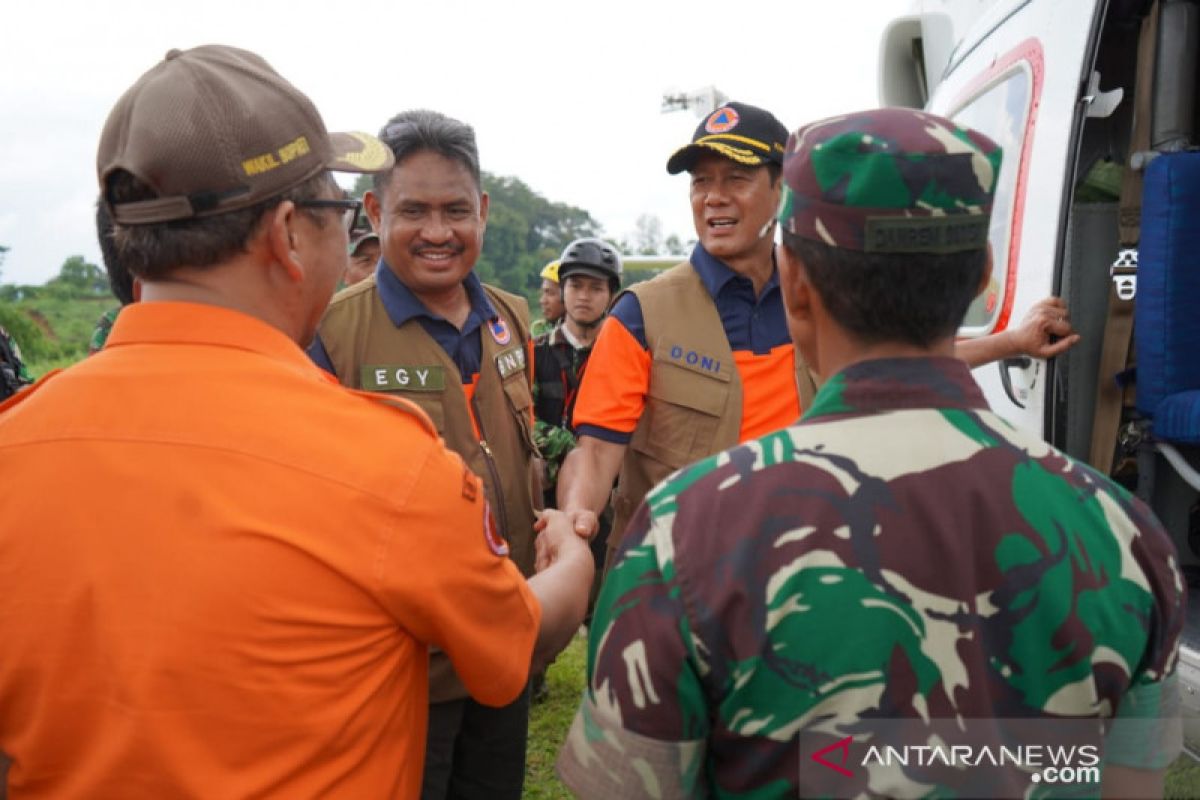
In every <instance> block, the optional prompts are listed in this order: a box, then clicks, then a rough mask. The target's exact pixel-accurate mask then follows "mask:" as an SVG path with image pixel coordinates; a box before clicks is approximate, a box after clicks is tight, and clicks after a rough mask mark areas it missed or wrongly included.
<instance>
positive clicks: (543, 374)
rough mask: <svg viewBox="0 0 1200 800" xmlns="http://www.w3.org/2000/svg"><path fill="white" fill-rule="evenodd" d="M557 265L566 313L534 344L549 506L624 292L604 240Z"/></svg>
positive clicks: (603, 539)
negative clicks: (595, 357)
mask: <svg viewBox="0 0 1200 800" xmlns="http://www.w3.org/2000/svg"><path fill="white" fill-rule="evenodd" d="M554 263H555V265H556V268H557V278H558V283H557V286H558V287H559V294H560V303H561V304H562V306H563V307H564V308H565V314H564V316H563V318H562V319H561V320H560V321H559V323H558V324H557V325H556V326H554V328H553V330H551V331H550V332H549V333H547V334H545V335H543V336H540V337H538V338H537V339H535V340H534V358H533V364H534V386H533V396H534V405H533V407H534V412H535V414H536V416H537V422H536V425H535V428H534V438H535V440H536V441H537V445H538V450H539V451H541V454H542V458H543V459H544V460H545V464H546V474H545V480H544V482H543V486H544V488H545V495H546V497H545V500H546V505H547V506H553V505H554V504H555V500H554V490H555V484H556V482H557V480H558V470H559V467H561V466H562V462H563V459H564V458H566V456H567V453H569V452H570V451H571V449H572V448H573V447H575V436H574V434H573V433H572V432H571V431H572V427H573V423H572V416H573V413H574V410H575V398H576V397H577V396H578V393H579V384H580V381H581V380H582V378H583V372H584V367H585V366H586V364H587V360H588V356H590V355H591V352H592V345H593V344H595V341H596V335H597V334H598V333H599V332H600V324H601V323H602V322H603V321H604V318H605V316H606V315H607V314H608V307H609V305H610V304H611V303H612V300H613V298H614V297H616V295H617V292H619V291H620V290H621V255H620V253H618V252H617V250H616V248H615V247H613V246H612V245H611V244H609V243H608V242H606V241H604V240H602V239H594V238H584V239H576V240H575V241H573V242H571V243H570V244H569V245H567V247H566V248H565V249H564V250H563V253H562V258H561V259H559V260H558V261H557V262H554ZM608 516H609V515H607V514H606V515H604V516H603V518H602V519H601V525H600V532H599V533H598V535H597V536H596V537H595V538H594V539H593V540H592V554H593V556H594V557H595V559H596V568H597V570H599V569H601V568H602V567H603V565H604V551H605V545H606V543H607V539H608V529H607V525H606V523H607V522H610V521H611V520H610V519H609V518H608Z"/></svg>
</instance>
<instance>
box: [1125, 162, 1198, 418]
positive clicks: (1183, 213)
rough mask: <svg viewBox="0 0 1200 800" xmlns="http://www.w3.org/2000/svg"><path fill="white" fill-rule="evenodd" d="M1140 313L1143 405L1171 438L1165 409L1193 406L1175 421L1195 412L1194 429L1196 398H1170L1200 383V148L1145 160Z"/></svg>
mask: <svg viewBox="0 0 1200 800" xmlns="http://www.w3.org/2000/svg"><path fill="white" fill-rule="evenodd" d="M1134 314H1135V317H1134V320H1135V324H1134V335H1135V342H1136V347H1137V406H1138V409H1139V410H1140V411H1142V413H1144V414H1148V415H1150V416H1153V417H1155V426H1154V427H1155V432H1156V434H1157V435H1159V436H1161V437H1163V438H1169V437H1166V436H1164V434H1163V429H1162V426H1161V424H1160V421H1159V420H1158V415H1159V414H1160V413H1161V411H1160V409H1161V408H1162V407H1163V406H1167V408H1168V409H1170V410H1171V413H1172V414H1173V415H1178V414H1181V413H1182V411H1181V409H1182V408H1191V409H1192V412H1190V413H1191V416H1190V417H1188V416H1187V414H1183V416H1182V417H1179V418H1177V419H1176V421H1175V422H1173V423H1171V425H1170V427H1171V428H1172V429H1173V430H1177V429H1176V428H1175V425H1176V423H1178V424H1185V423H1186V422H1187V420H1188V419H1190V420H1191V426H1190V430H1191V432H1192V435H1195V431H1196V425H1195V419H1196V417H1195V410H1194V409H1195V405H1194V400H1190V401H1189V400H1181V401H1175V400H1172V402H1171V404H1169V405H1167V404H1166V403H1165V402H1164V401H1165V400H1167V399H1168V398H1170V397H1171V396H1172V395H1176V394H1180V393H1183V392H1192V391H1193V390H1198V389H1200V153H1168V154H1164V155H1160V156H1158V157H1157V158H1155V159H1154V160H1153V161H1151V162H1150V165H1149V166H1148V167H1147V168H1146V174H1145V179H1144V181H1143V185H1142V229H1141V241H1140V243H1139V245H1138V286H1137V298H1136V300H1135V306H1134Z"/></svg>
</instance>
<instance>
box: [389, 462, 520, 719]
mask: <svg viewBox="0 0 1200 800" xmlns="http://www.w3.org/2000/svg"><path fill="white" fill-rule="evenodd" d="M486 508H487V506H486V503H485V501H484V493H483V485H482V483H481V482H480V480H479V478H477V477H476V476H475V475H474V474H473V473H472V472H471V471H470V470H469V469H467V466H466V464H464V463H463V461H462V459H460V458H459V457H458V456H457V455H455V454H454V453H451V452H450V451H448V450H446V449H445V448H444V447H443V446H442V445H441V444H440V442H439V443H436V444H432V446H431V448H430V451H429V456H428V458H427V459H426V463H425V464H424V465H423V467H422V468H421V470H420V477H419V478H418V479H417V480H416V481H415V482H414V484H413V487H412V491H411V493H410V495H409V496H408V498H407V501H406V504H405V506H404V507H403V508H402V509H401V511H400V515H399V517H398V519H397V520H396V528H395V530H393V531H391V533H390V536H389V537H388V539H387V540H386V544H385V546H384V547H383V548H382V549H383V550H384V552H382V553H381V572H382V575H383V581H384V586H383V593H384V597H385V602H387V603H388V606H389V608H390V609H391V610H392V611H393V613H394V614H395V615H396V617H397V619H398V620H399V622H400V624H401V625H403V626H404V627H405V628H407V629H408V630H409V631H410V632H411V633H412V634H413V635H414V636H415V637H416V638H417V639H419V640H421V641H424V642H427V643H430V644H435V645H437V646H438V647H440V648H441V649H442V650H444V651H445V652H446V654H447V655H449V657H450V661H451V662H452V663H453V664H454V670H455V672H457V673H458V676H459V678H461V679H462V682H463V683H464V684H465V685H466V687H467V690H468V691H469V692H470V693H471V696H472V697H474V698H475V699H476V700H478V701H479V702H481V703H484V704H488V705H503V704H505V703H509V702H512V701H513V700H514V699H515V698H516V697H517V696H518V695H519V694H520V693H521V691H522V689H523V688H524V686H525V682H526V680H527V679H528V672H529V661H530V657H531V656H532V654H533V647H534V644H535V642H536V640H537V633H538V628H539V626H540V624H541V616H542V613H541V606H540V605H538V602H537V599H536V598H535V597H534V595H533V593H532V592H531V591H530V589H529V587H528V585H527V584H526V583H525V579H524V578H522V577H521V574H520V572H518V571H517V568H516V566H514V565H513V563H512V561H511V560H510V559H509V558H508V557H507V556H506V555H505V552H506V551H505V550H504V549H503V548H504V542H503V539H501V538H500V537H499V535H498V534H496V533H495V532H494V529H492V532H491V535H490V536H489V530H487V529H485V521H484V520H485V516H484V515H485V513H488V512H487V511H486Z"/></svg>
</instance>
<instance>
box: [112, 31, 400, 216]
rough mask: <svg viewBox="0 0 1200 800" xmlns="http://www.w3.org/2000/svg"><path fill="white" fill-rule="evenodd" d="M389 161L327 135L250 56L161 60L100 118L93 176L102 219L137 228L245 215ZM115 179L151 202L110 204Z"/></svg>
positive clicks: (218, 50) (352, 140) (178, 54)
mask: <svg viewBox="0 0 1200 800" xmlns="http://www.w3.org/2000/svg"><path fill="white" fill-rule="evenodd" d="M392 163H393V157H392V151H391V149H390V148H388V147H387V146H385V145H384V144H383V142H381V141H379V140H378V139H376V138H375V137H374V136H371V135H369V134H366V133H332V134H331V133H329V132H328V131H327V130H326V129H325V123H324V122H323V121H322V119H321V115H320V114H319V113H318V112H317V109H316V107H315V106H314V105H313V104H312V101H310V100H309V99H308V98H307V97H306V96H305V95H304V94H303V93H301V92H300V90H299V89H297V88H296V87H295V86H293V85H292V84H290V83H288V81H286V80H285V79H284V78H283V77H282V76H280V75H279V73H277V72H276V71H275V70H274V69H272V68H271V66H270V65H269V64H267V62H266V61H264V60H263V59H262V58H261V57H259V56H257V55H255V54H254V53H251V52H248V51H246V50H239V49H237V48H234V47H226V46H223V45H205V46H203V47H196V48H193V49H191V50H183V51H181V50H171V51H170V52H168V53H167V55H166V57H165V58H164V59H163V60H162V61H160V62H159V63H158V64H156V65H155V66H154V67H153V68H151V69H150V70H149V71H148V72H147V73H146V74H144V75H142V77H141V78H139V79H138V81H137V82H136V83H135V84H134V85H133V86H131V87H130V88H129V89H128V90H127V91H126V92H125V94H123V95H122V96H121V99H119V100H118V101H117V104H116V105H115V106H114V107H113V109H112V111H111V112H110V113H109V116H108V120H107V121H106V122H105V124H104V131H103V132H102V133H101V135H100V147H99V150H98V152H97V154H96V171H97V174H98V177H99V179H100V189H101V194H102V196H103V197H104V201H105V203H106V204H107V206H108V208H109V212H110V214H111V216H112V219H113V220H114V221H116V222H117V223H120V224H122V225H145V224H153V223H159V222H172V221H175V220H183V219H192V218H195V217H205V216H211V215H214V214H221V213H224V212H226V211H234V210H237V209H239V208H246V207H248V206H252V205H254V204H255V203H259V202H261V201H263V200H267V199H269V198H272V197H275V196H277V195H279V194H282V193H283V192H285V191H287V190H288V189H291V188H292V187H294V186H298V185H299V184H301V183H303V182H304V181H306V180H308V179H309V178H311V177H313V176H315V175H317V174H318V173H319V172H320V171H321V170H332V171H335V172H381V171H383V170H385V169H388V168H390V167H391V165H392ZM118 170H124V171H126V172H128V173H130V174H131V175H133V177H134V178H136V179H137V180H138V181H140V182H141V183H142V184H145V185H146V186H147V187H148V188H149V189H150V190H151V191H152V192H153V194H154V197H152V198H149V199H139V200H132V201H128V202H117V203H114V202H112V198H110V197H109V196H108V187H109V178H110V177H111V176H112V175H113V173H115V172H117V171H118Z"/></svg>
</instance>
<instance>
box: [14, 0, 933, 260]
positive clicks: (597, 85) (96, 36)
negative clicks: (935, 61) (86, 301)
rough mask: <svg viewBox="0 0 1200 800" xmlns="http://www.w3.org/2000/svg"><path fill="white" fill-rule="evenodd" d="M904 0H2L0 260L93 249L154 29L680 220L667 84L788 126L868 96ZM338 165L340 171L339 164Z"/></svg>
mask: <svg viewBox="0 0 1200 800" xmlns="http://www.w3.org/2000/svg"><path fill="white" fill-rule="evenodd" d="M909 5H910V4H909V2H908V0H835V2H817V0H790V2H774V0H769V1H768V2H760V3H757V4H750V3H738V2H730V0H725V2H709V1H708V0H639V1H638V2H630V1H628V0H601V1H600V2H586V3H585V2H578V1H577V0H557V2H542V1H541V0H509V1H508V2H496V0H491V1H490V2H476V0H425V2H420V3H417V2H412V1H411V0H391V1H390V2H376V1H375V0H365V1H364V2H357V3H355V2H350V1H349V0H340V2H332V1H331V0H326V2H309V0H291V2H282V1H281V0H233V1H231V0H203V2H192V3H183V2H176V1H175V0H156V2H141V1H140V0H129V1H128V2H127V1H126V0H104V1H103V2H97V1H96V0H87V1H85V0H63V1H62V2H57V3H17V2H14V1H13V0H8V1H7V2H3V3H0V245H4V246H7V247H9V248H10V249H9V252H8V253H7V254H6V256H5V260H4V262H3V264H2V265H0V281H3V282H5V283H32V284H36V283H42V282H44V281H46V280H48V279H49V278H52V277H54V275H56V274H57V273H58V270H59V268H60V267H61V266H62V263H63V261H64V260H65V259H66V258H67V257H68V256H71V255H82V256H84V257H85V258H87V259H88V260H89V261H92V262H94V263H97V264H99V263H100V252H99V248H98V247H97V245H96V241H95V227H94V224H95V218H94V203H95V198H96V195H97V192H98V188H97V183H96V171H95V170H96V167H95V158H96V145H97V143H98V141H99V137H100V131H101V129H102V128H103V126H104V120H105V118H106V117H107V115H108V111H109V109H110V108H111V107H112V105H113V103H114V102H116V100H117V98H118V97H120V95H121V94H122V93H123V92H124V91H125V89H127V88H128V87H129V86H130V85H131V84H132V83H133V82H134V81H136V80H137V78H138V77H139V76H140V75H141V74H142V73H143V72H145V71H146V70H148V69H150V68H151V67H152V66H154V64H156V63H157V62H158V61H160V60H161V59H162V57H163V55H164V54H165V53H166V52H167V50H169V49H171V48H175V47H178V48H180V49H186V48H188V47H193V46H196V45H201V44H229V45H235V46H238V47H243V48H246V49H249V50H253V51H255V52H257V53H258V54H259V55H261V56H263V57H264V58H265V59H266V60H267V61H268V62H269V63H270V64H271V65H272V66H273V67H274V68H275V69H276V70H277V71H278V72H279V73H280V74H282V75H283V76H284V77H285V78H287V79H288V80H290V81H291V82H292V83H293V84H295V85H296V86H297V87H299V88H300V89H301V91H303V92H304V93H305V94H307V95H308V96H309V97H310V98H312V100H313V102H314V103H315V104H316V106H317V108H318V109H319V110H320V112H321V114H322V116H323V117H324V119H325V124H326V127H328V128H329V130H331V131H338V130H346V131H348V130H365V131H368V132H371V133H374V132H377V131H378V130H379V128H380V127H381V126H382V125H383V123H384V122H386V120H387V119H388V118H389V117H391V116H392V115H394V114H396V113H398V112H400V111H402V110H405V109H409V108H418V107H424V108H432V109H435V110H437V111H441V112H444V113H446V114H449V115H450V116H453V117H456V118H458V119H461V120H463V121H465V122H467V123H470V124H471V125H472V126H474V128H475V131H476V136H477V140H478V143H479V151H480V161H481V166H482V167H483V169H485V170H487V171H489V172H492V173H494V174H497V175H514V176H516V177H518V178H520V179H521V180H522V181H524V182H525V183H526V184H528V185H529V186H530V187H532V188H533V190H534V191H536V192H537V193H539V194H541V195H542V196H544V197H546V198H547V199H549V200H551V201H555V202H565V203H568V204H570V205H574V206H578V207H580V208H583V209H586V210H587V211H589V212H590V213H591V214H592V216H593V217H594V218H595V219H596V220H597V221H599V222H600V224H601V226H602V227H603V229H604V234H605V235H607V236H609V237H610V238H613V239H620V238H632V234H633V232H634V230H635V223H636V220H637V218H638V217H639V216H640V215H642V214H652V215H655V216H657V217H658V218H659V219H660V220H661V222H662V229H663V234H664V235H666V234H671V233H675V234H677V235H678V236H679V237H680V238H681V240H688V239H692V238H694V233H693V230H692V222H691V212H690V208H689V205H688V201H687V179H686V177H685V176H670V175H668V174H667V172H666V167H665V165H666V160H667V157H668V156H669V155H670V154H671V153H672V152H673V151H674V150H675V149H676V148H677V147H679V146H681V145H683V144H686V143H687V142H688V141H689V140H690V139H691V135H692V132H693V130H694V129H695V127H696V125H697V124H698V123H699V121H700V118H699V117H697V116H696V115H695V114H694V113H692V112H690V111H676V112H673V113H663V112H662V111H661V106H662V98H663V95H664V94H666V93H691V92H695V91H697V90H702V89H705V88H707V87H711V86H715V87H716V88H717V89H718V90H719V91H721V92H722V93H724V94H725V95H727V96H728V97H729V98H730V99H732V100H741V101H744V102H748V103H752V104H754V105H759V106H762V107H765V108H767V109H769V110H771V111H772V112H773V113H774V114H775V115H776V116H778V117H779V119H780V120H781V121H782V122H783V123H784V125H786V126H787V127H788V128H789V129H795V128H796V127H798V126H799V125H801V124H803V123H804V122H807V121H811V120H814V119H820V118H821V117H825V116H829V115H831V114H836V113H840V112H844V111H851V110H857V109H861V108H867V107H873V106H876V105H878V94H877V91H876V69H877V60H878V51H879V41H880V37H881V36H882V33H883V30H884V28H885V27H886V25H887V23H888V21H889V20H891V19H892V18H894V17H897V16H899V15H901V14H903V13H904V12H905V11H906V10H907V9H908V7H909ZM352 182H353V181H352V180H350V179H349V178H347V179H346V180H345V181H343V183H344V185H346V186H349V185H351V184H352Z"/></svg>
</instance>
